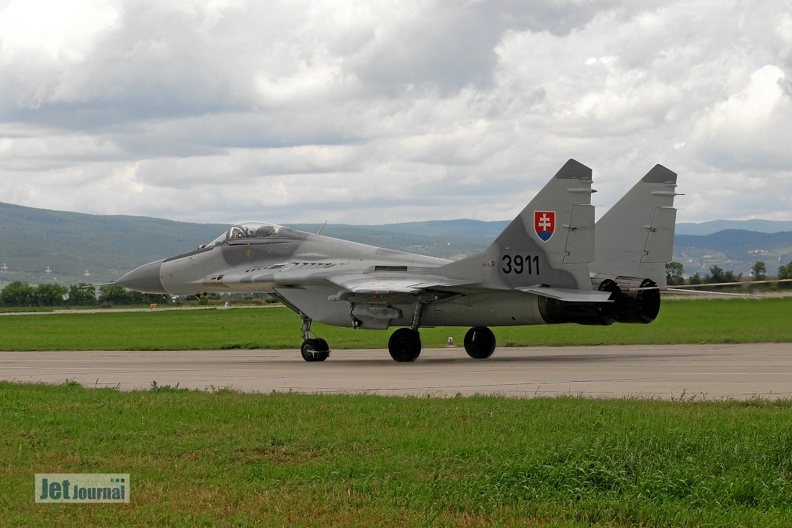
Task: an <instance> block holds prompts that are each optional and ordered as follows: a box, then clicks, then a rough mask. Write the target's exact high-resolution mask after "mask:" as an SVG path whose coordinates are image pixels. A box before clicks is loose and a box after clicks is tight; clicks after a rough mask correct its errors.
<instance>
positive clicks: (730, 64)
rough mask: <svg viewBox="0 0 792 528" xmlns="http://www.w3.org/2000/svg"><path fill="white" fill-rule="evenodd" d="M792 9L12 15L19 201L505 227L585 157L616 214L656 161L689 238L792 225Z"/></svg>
mask: <svg viewBox="0 0 792 528" xmlns="http://www.w3.org/2000/svg"><path fill="white" fill-rule="evenodd" d="M67 6H68V7H67ZM790 7H792V6H791V5H790V1H789V0H775V1H769V2H761V3H750V2H743V1H739V0H734V1H731V2H725V3H724V2H714V1H709V0H691V1H673V2H666V1H659V0H658V1H653V0H647V1H642V2H632V1H631V2H626V1H617V0H598V1H581V0H561V1H559V0H544V1H540V2H531V3H530V5H528V4H525V3H523V2H517V1H516V0H497V1H491V2H480V1H472V0H471V1H467V0H454V1H450V2H447V1H439V0H430V1H418V0H408V1H405V2H399V3H392V2H387V1H384V0H382V1H372V2H365V3H357V2H349V3H342V4H339V3H328V2H322V1H320V0H289V1H285V0H281V1H273V2H267V3H258V2H250V1H245V0H213V1H209V2H204V1H198V0H195V1H184V0H179V1H177V0H170V1H162V0H157V1H153V0H143V1H135V2H132V1H128V0H116V1H110V2H91V1H88V0H75V1H74V2H68V3H63V2H47V1H44V0H32V1H31V0H25V1H24V2H20V1H10V2H9V1H6V2H2V1H0V66H2V70H3V75H2V76H0V178H2V181H3V182H4V193H3V198H2V199H3V200H7V201H12V202H15V203H20V204H23V205H31V206H36V207H51V208H58V209H70V210H79V211H83V212H96V213H120V214H144V215H152V216H165V217H169V218H176V219H186V220H194V221H217V222H225V221H230V220H234V219H239V218H259V219H262V220H271V221H276V222H283V223H288V222H297V221H317V222H318V221H324V220H325V219H329V220H331V221H338V222H350V223H382V222H395V221H404V220H413V219H435V218H458V217H472V218H480V219H484V220H494V219H505V218H508V217H510V216H511V215H512V214H515V213H516V212H517V211H519V210H520V209H521V208H522V206H523V205H524V203H525V202H526V201H527V200H528V199H530V197H531V196H532V195H533V193H535V192H536V191H537V190H538V189H539V188H541V186H542V185H543V184H544V182H545V181H546V180H547V178H549V177H550V176H551V175H552V174H553V173H555V171H556V170H557V169H558V168H559V167H560V166H561V165H562V164H563V162H564V161H565V160H566V159H568V158H570V157H574V158H576V159H578V160H580V161H581V162H583V163H586V164H587V165H589V166H591V167H592V168H593V169H594V177H595V187H596V188H597V189H599V190H600V192H599V193H598V194H597V195H595V202H597V204H598V205H601V206H602V209H604V208H605V207H607V206H609V205H610V204H612V203H614V202H615V201H616V200H617V199H618V197H619V196H620V195H621V194H622V193H623V192H625V191H626V190H627V189H628V188H629V187H630V186H631V185H632V184H633V183H634V181H635V180H637V179H638V178H639V177H640V176H641V175H643V174H644V173H645V172H646V171H648V170H649V169H650V168H651V167H652V166H653V165H654V164H655V163H658V162H659V163H663V164H664V165H666V166H668V167H669V168H671V169H672V170H676V171H678V172H679V173H680V182H679V183H680V191H681V192H685V193H686V195H687V196H686V197H682V198H680V199H679V202H678V203H679V205H680V206H681V207H682V208H683V210H682V211H681V212H680V215H679V219H680V220H683V221H685V220H687V221H699V220H709V219H714V218H744V217H773V218H792V216H791V215H792V212H790V208H789V203H788V201H786V199H785V198H783V196H781V195H782V194H783V193H779V192H778V189H780V188H784V185H788V181H789V177H790V167H792V163H791V162H792V159H790V154H789V148H788V146H787V145H788V144H789V142H790V139H792V137H790V135H789V132H788V126H787V123H789V122H790V117H792V115H790V114H791V113H792V109H790V98H791V97H792V88H790V86H792V52H790V51H789V50H790V49H791V48H790V46H789V45H790V43H792V29H790V28H792V16H791V15H789V13H790V12H792V9H790Z"/></svg>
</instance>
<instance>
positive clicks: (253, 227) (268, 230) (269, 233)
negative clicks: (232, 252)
mask: <svg viewBox="0 0 792 528" xmlns="http://www.w3.org/2000/svg"><path fill="white" fill-rule="evenodd" d="M280 229H281V226H279V225H276V224H266V223H263V222H245V223H243V224H234V225H232V226H231V227H229V228H228V231H226V232H225V233H223V234H222V235H220V236H219V237H217V238H215V239H214V240H213V241H212V242H211V243H210V244H208V245H207V246H206V247H212V246H217V245H219V244H222V243H224V242H227V241H239V240H244V239H256V238H278V232H279V231H280Z"/></svg>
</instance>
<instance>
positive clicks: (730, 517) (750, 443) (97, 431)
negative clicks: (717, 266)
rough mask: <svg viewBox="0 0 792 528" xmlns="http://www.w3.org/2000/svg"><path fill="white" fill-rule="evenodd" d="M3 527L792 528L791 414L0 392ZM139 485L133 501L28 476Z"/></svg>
mask: <svg viewBox="0 0 792 528" xmlns="http://www.w3.org/2000/svg"><path fill="white" fill-rule="evenodd" d="M0 403H1V404H2V407H0V409H1V410H0V476H1V478H0V524H3V525H8V526H11V525H19V526H44V525H46V526H52V525H55V526H90V525H102V526H116V525H121V526H250V525H262V526H611V527H613V526H658V527H660V526H763V527H774V526H778V527H781V526H789V524H790V522H792V502H790V500H789V498H790V497H791V496H792V402H789V401H780V402H769V401H759V400H755V401H749V402H732V401H727V402H680V401H676V402H660V401H639V400H607V401H606V400H588V399H583V398H559V399H531V400H516V399H513V400H510V399H498V398H492V397H473V398H454V399H432V398H382V397H376V396H308V395H298V394H271V395H261V394H242V393H237V392H234V391H228V390H221V391H217V392H213V393H207V392H197V391H182V390H173V389H172V388H169V387H159V388H158V389H157V390H156V391H137V392H119V391H115V390H111V389H85V388H82V387H80V386H79V385H77V384H76V383H67V384H65V385H60V386H44V385H15V384H10V383H4V382H0ZM55 472H58V473H82V472H119V473H130V476H131V503H130V504H128V505H112V504H108V505H106V504H96V505H70V506H63V505H43V504H35V503H34V493H33V475H34V474H35V473H55Z"/></svg>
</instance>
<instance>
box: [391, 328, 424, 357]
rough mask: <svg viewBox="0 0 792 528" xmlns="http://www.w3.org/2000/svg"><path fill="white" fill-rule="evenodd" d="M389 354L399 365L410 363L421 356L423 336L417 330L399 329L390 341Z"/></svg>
mask: <svg viewBox="0 0 792 528" xmlns="http://www.w3.org/2000/svg"><path fill="white" fill-rule="evenodd" d="M388 352H390V355H391V357H392V358H393V359H394V360H395V361H398V362H399V363H409V362H411V361H415V360H416V359H418V356H420V355H421V336H420V334H418V332H417V331H416V330H412V329H410V328H399V329H398V330H396V331H395V332H393V334H392V335H391V337H390V340H388Z"/></svg>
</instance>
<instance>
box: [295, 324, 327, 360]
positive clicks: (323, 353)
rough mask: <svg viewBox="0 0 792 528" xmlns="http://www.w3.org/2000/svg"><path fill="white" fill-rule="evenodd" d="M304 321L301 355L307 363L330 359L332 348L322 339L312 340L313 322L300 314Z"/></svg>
mask: <svg viewBox="0 0 792 528" xmlns="http://www.w3.org/2000/svg"><path fill="white" fill-rule="evenodd" d="M300 315H301V317H302V320H303V324H302V335H303V343H302V347H300V353H301V354H302V357H303V359H304V360H305V361H324V360H325V359H327V358H328V357H330V347H329V346H328V344H327V341H325V340H324V339H322V338H315V339H312V338H311V320H310V319H309V318H308V317H306V316H305V315H304V314H300Z"/></svg>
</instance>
